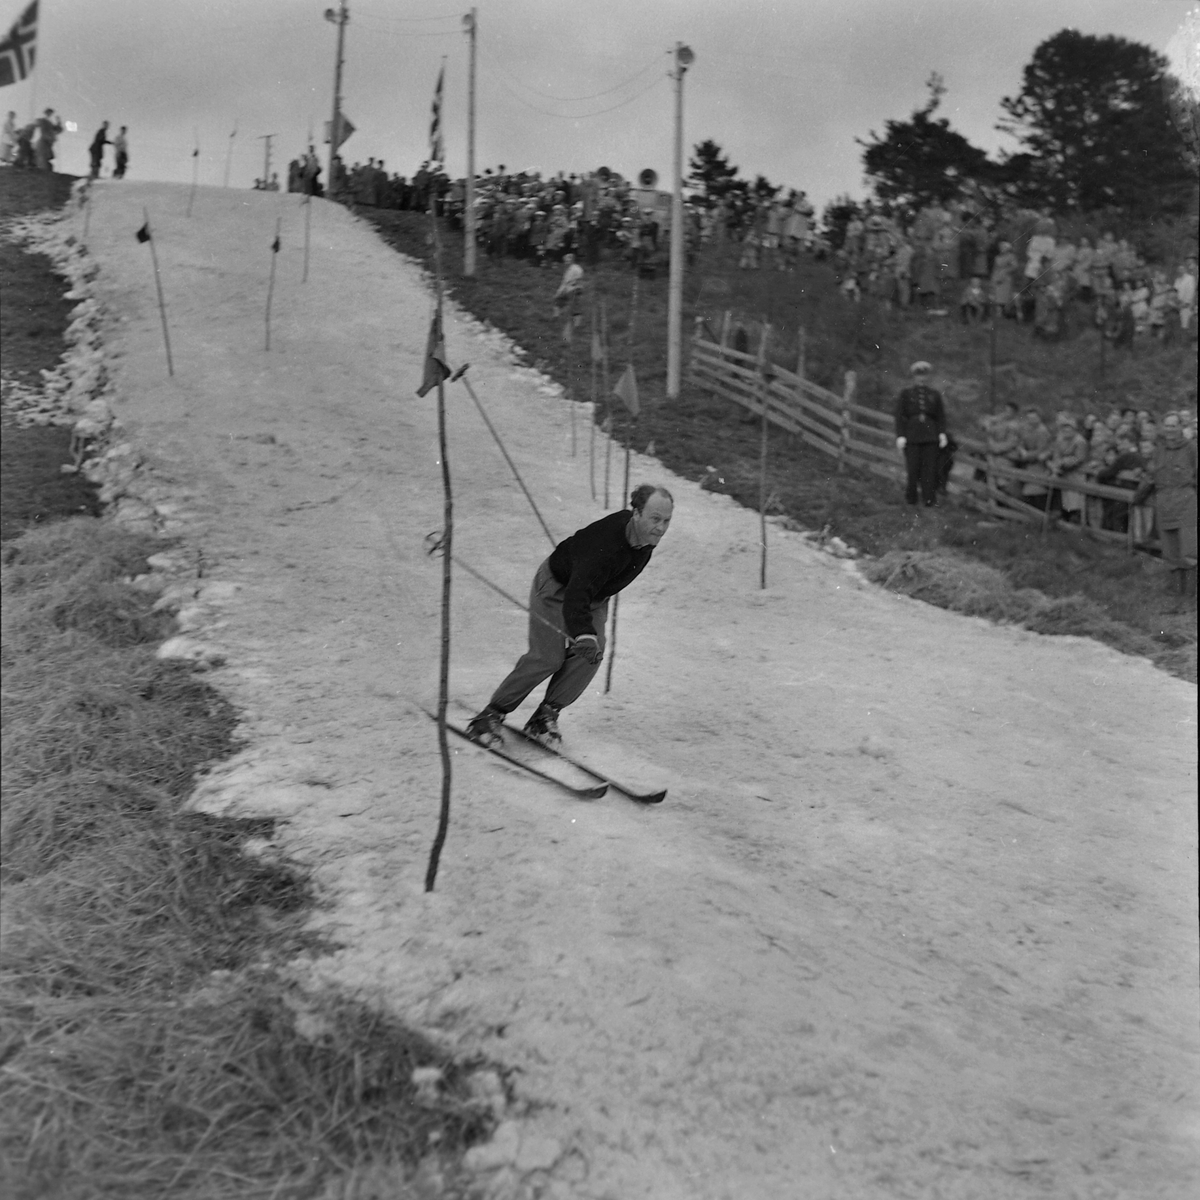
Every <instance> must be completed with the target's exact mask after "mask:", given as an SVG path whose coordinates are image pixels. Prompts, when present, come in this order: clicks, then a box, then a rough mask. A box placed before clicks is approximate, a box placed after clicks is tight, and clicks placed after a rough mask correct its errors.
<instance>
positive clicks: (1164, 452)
mask: <svg viewBox="0 0 1200 1200" xmlns="http://www.w3.org/2000/svg"><path fill="white" fill-rule="evenodd" d="M1149 496H1153V497H1154V515H1155V521H1156V524H1157V525H1158V533H1159V537H1160V538H1161V539H1162V555H1163V562H1164V564H1166V566H1167V568H1168V570H1170V571H1171V572H1173V573H1174V574H1175V582H1176V588H1177V590H1178V592H1179V595H1180V596H1186V595H1188V594H1189V592H1192V593H1194V591H1195V581H1196V576H1195V574H1194V572H1195V570H1196V443H1195V442H1194V441H1188V440H1187V439H1186V438H1184V436H1183V428H1182V424H1181V422H1180V419H1179V414H1178V413H1177V412H1169V413H1167V415H1166V416H1165V417H1163V422H1162V439H1161V441H1160V442H1159V444H1158V445H1157V446H1156V447H1155V448H1154V450H1153V454H1152V457H1151V460H1150V462H1149V463H1148V464H1147V468H1146V474H1145V476H1144V477H1143V479H1142V482H1141V484H1140V485H1139V486H1138V489H1137V491H1136V492H1135V493H1134V497H1133V502H1134V504H1135V505H1140V504H1142V503H1144V501H1145V500H1146V499H1147V498H1148V497H1149Z"/></svg>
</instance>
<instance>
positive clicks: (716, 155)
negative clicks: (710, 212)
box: [688, 138, 745, 202]
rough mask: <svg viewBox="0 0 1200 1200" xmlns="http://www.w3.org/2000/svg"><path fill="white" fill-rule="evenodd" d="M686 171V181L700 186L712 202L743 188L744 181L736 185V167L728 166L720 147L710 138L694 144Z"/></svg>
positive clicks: (706, 197) (727, 160)
mask: <svg viewBox="0 0 1200 1200" xmlns="http://www.w3.org/2000/svg"><path fill="white" fill-rule="evenodd" d="M688 171H689V172H690V173H689V175H688V181H689V182H690V183H694V184H695V185H696V186H697V187H698V188H700V189H701V190H702V191H703V192H704V196H705V199H707V200H709V201H712V202H715V201H717V200H719V199H720V198H721V197H722V196H725V195H728V193H729V192H732V191H742V190H744V189H745V184H744V183H742V184H741V186H740V187H739V186H738V184H739V181H738V177H737V174H738V169H737V167H734V166H730V163H729V159H728V158H727V157H726V156H725V155H724V154H723V153H722V152H721V147H720V146H718V145H717V143H716V142H714V141H713V140H712V139H711V138H709V139H708V140H707V141H703V142H698V143H697V144H696V145H695V147H694V148H693V156H692V158H691V159H690V160H689V161H688Z"/></svg>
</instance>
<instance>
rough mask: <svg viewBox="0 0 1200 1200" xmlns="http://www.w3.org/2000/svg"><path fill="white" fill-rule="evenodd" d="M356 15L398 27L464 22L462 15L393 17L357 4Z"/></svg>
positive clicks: (456, 13) (355, 7)
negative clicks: (425, 22)
mask: <svg viewBox="0 0 1200 1200" xmlns="http://www.w3.org/2000/svg"><path fill="white" fill-rule="evenodd" d="M354 11H355V14H358V13H360V12H361V13H366V14H367V15H368V16H372V17H376V18H378V19H379V20H381V21H392V22H394V23H395V24H398V25H411V24H415V23H416V22H419V21H456V22H461V21H462V13H461V12H454V13H445V14H443V15H442V16H440V17H393V16H392V14H391V13H382V12H380V11H379V10H378V9H374V8H363V7H362V5H361V4H355V6H354Z"/></svg>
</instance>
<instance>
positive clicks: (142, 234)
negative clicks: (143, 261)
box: [137, 221, 150, 242]
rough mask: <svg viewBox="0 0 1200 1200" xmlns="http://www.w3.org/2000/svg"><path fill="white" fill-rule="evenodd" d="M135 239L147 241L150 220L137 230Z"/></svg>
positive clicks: (148, 238)
mask: <svg viewBox="0 0 1200 1200" xmlns="http://www.w3.org/2000/svg"><path fill="white" fill-rule="evenodd" d="M137 240H138V241H139V242H148V241H149V240H150V222H149V221H147V222H146V223H145V224H144V225H143V226H142V227H141V229H139V230H138V231H137Z"/></svg>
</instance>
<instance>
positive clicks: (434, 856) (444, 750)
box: [425, 189, 454, 892]
mask: <svg viewBox="0 0 1200 1200" xmlns="http://www.w3.org/2000/svg"><path fill="white" fill-rule="evenodd" d="M436 204H437V198H436V196H435V195H434V193H433V189H430V196H429V223H430V225H431V226H432V227H433V262H434V281H435V286H436V294H437V323H438V329H441V327H442V300H443V290H444V289H443V283H442V237H441V230H440V229H439V228H438V223H437V212H436V208H435V205H436ZM437 395H438V405H437V407H438V452H439V454H440V455H441V459H442V654H441V662H440V665H439V670H438V707H437V719H438V720H437V728H438V750H439V752H440V754H441V759H442V801H441V807H440V809H439V811H438V827H437V835H436V836H435V837H434V839H433V847H432V848H431V850H430V852H429V865H428V867H427V868H426V870H425V890H426V891H427V892H432V891H433V885H434V883H435V881H436V880H437V872H438V864H439V862H440V861H441V857H442V847H443V846H444V845H445V844H446V833H447V830H449V828H450V782H451V770H450V742H449V738H448V737H447V734H446V706H447V704H448V703H449V698H450V582H451V565H452V561H451V555H452V554H453V551H454V495H453V491H452V489H451V485H450V460H449V454H448V446H447V439H446V388H445V383H444V381H443V380H442V379H441V377H440V374H439V378H438V385H437Z"/></svg>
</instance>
